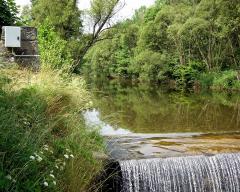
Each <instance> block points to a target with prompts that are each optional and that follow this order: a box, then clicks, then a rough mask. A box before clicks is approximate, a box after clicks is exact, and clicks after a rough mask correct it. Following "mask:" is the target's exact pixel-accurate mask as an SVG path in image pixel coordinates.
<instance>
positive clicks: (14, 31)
mask: <svg viewBox="0 0 240 192" xmlns="http://www.w3.org/2000/svg"><path fill="white" fill-rule="evenodd" d="M4 29H5V47H21V27H13V26H5V27H4Z"/></svg>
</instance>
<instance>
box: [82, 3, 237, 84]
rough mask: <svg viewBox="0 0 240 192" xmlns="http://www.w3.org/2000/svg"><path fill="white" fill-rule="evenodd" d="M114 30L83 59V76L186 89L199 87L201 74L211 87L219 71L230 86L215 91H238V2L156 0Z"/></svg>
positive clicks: (215, 81) (201, 82)
mask: <svg viewBox="0 0 240 192" xmlns="http://www.w3.org/2000/svg"><path fill="white" fill-rule="evenodd" d="M115 27H116V28H115V29H113V30H112V31H113V33H114V37H113V38H112V39H110V40H106V41H103V42H99V43H98V44H97V45H96V46H94V47H93V48H92V49H91V50H90V52H89V53H88V55H87V56H86V57H85V71H86V72H87V73H91V74H92V75H95V76H98V75H104V76H111V77H119V76H120V77H130V78H137V79H139V80H141V81H150V82H160V83H162V82H169V81H170V80H174V82H176V85H177V86H178V87H192V86H198V83H197V82H198V81H199V80H202V79H203V81H200V84H204V81H205V78H203V76H204V74H205V77H206V78H207V77H209V76H213V80H212V82H211V83H210V86H212V84H215V83H217V82H218V81H217V80H216V78H218V77H221V76H222V75H221V73H222V71H226V70H232V71H233V72H224V74H225V76H227V77H226V78H225V79H231V81H234V82H232V83H229V84H228V86H227V87H225V86H224V87H221V88H232V87H233V86H235V85H236V87H238V88H239V82H238V81H239V80H238V79H239V74H238V72H237V70H239V64H240V63H239V62H240V36H239V34H240V3H239V2H238V1H235V0H230V1H229V0H196V1H192V0H175V1H168V0H157V1H156V2H155V4H154V6H152V7H150V8H145V7H142V8H141V9H139V10H137V11H136V13H135V15H134V16H133V18H132V19H128V20H126V21H124V22H121V23H119V24H118V25H116V26H115ZM217 74H219V75H217ZM214 79H215V80H214ZM224 83H225V84H226V82H225V81H224ZM217 84H219V86H221V83H217ZM214 87H216V86H214Z"/></svg>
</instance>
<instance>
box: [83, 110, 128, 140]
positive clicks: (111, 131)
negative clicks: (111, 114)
mask: <svg viewBox="0 0 240 192" xmlns="http://www.w3.org/2000/svg"><path fill="white" fill-rule="evenodd" d="M83 115H84V119H85V121H86V124H87V125H89V126H90V127H99V130H100V134H101V135H104V136H111V135H126V134H129V133H131V132H130V131H128V130H126V129H122V128H118V127H113V126H111V125H109V124H107V123H105V122H104V121H102V120H101V119H100V118H99V111H97V110H96V109H93V110H89V111H86V112H85V113H84V114H83Z"/></svg>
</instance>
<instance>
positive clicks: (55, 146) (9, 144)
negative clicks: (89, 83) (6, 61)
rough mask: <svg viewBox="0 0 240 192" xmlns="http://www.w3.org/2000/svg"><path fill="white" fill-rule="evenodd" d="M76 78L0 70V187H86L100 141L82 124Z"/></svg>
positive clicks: (84, 99)
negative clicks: (94, 154)
mask: <svg viewBox="0 0 240 192" xmlns="http://www.w3.org/2000/svg"><path fill="white" fill-rule="evenodd" d="M90 105H91V98H90V95H89V93H88V92H87V91H86V89H85V84H84V81H83V80H82V79H81V78H79V77H69V76H62V75H60V74H58V73H57V72H55V71H42V72H40V73H38V74H34V73H32V72H29V71H20V70H16V69H1V70H0V127H1V129H0V164H1V167H0V191H24V192H27V191H31V192H32V191H83V192H84V191H88V190H89V189H90V188H91V187H90V182H91V180H92V179H93V178H94V176H95V175H96V174H97V172H98V171H99V169H100V168H101V162H99V161H97V160H96V159H95V158H94V156H93V153H94V152H99V151H102V149H103V141H102V138H101V137H100V136H99V135H98V133H96V132H92V131H89V129H86V127H85V125H84V121H83V119H82V116H81V111H83V110H84V109H86V108H88V107H90Z"/></svg>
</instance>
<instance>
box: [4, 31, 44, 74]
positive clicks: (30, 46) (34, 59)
mask: <svg viewBox="0 0 240 192" xmlns="http://www.w3.org/2000/svg"><path fill="white" fill-rule="evenodd" d="M4 35H5V29H4V27H3V28H2V36H1V43H0V52H1V53H0V56H1V54H2V55H3V54H4V55H5V57H6V59H9V58H12V57H13V58H14V59H9V60H14V62H16V63H17V64H19V66H20V67H27V68H32V69H33V70H38V69H39V67H40V61H39V56H37V55H38V54H39V52H38V40H37V29H36V28H34V27H21V47H20V48H5V47H4V39H5V37H4Z"/></svg>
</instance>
